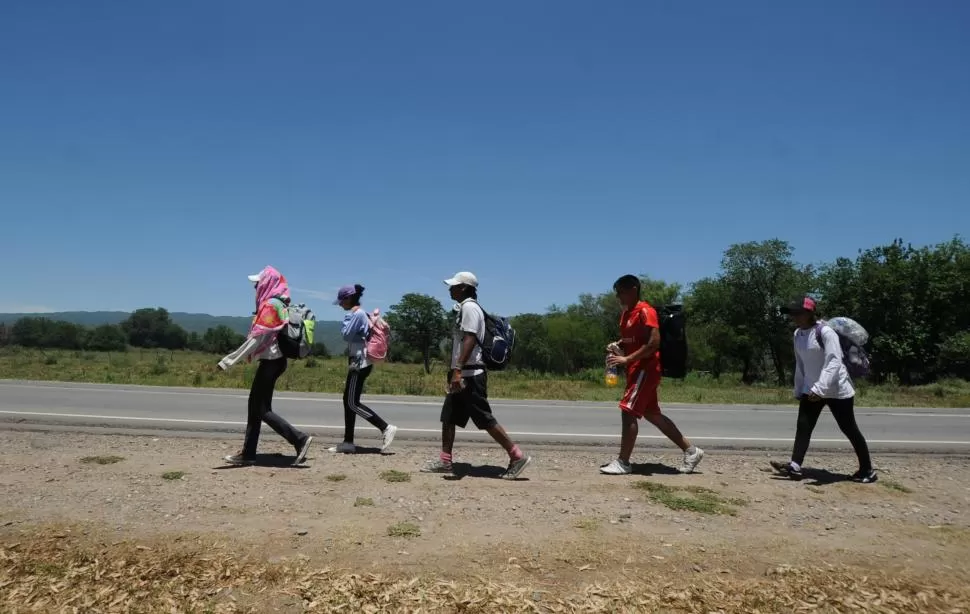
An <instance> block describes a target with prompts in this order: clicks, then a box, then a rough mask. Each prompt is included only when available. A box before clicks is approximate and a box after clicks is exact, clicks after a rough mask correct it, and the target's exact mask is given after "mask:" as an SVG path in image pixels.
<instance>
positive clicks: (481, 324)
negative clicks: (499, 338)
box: [451, 299, 485, 377]
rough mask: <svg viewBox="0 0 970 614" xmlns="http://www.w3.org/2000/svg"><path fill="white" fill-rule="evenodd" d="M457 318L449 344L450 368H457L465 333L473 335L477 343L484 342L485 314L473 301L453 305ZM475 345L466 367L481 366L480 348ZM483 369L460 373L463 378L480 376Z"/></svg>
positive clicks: (468, 300)
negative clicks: (476, 338)
mask: <svg viewBox="0 0 970 614" xmlns="http://www.w3.org/2000/svg"><path fill="white" fill-rule="evenodd" d="M455 311H457V312H458V317H457V318H456V319H455V329H454V336H453V340H452V344H451V368H452V369H457V368H458V359H459V358H460V357H461V349H462V345H463V344H464V340H465V333H474V335H475V336H476V337H478V341H479V343H481V342H482V341H484V340H485V312H484V311H482V308H481V306H480V305H479V304H478V302H477V301H475V299H466V300H464V301H462V302H461V303H459V304H458V305H455ZM479 343H476V344H475V348H474V349H473V350H472V353H471V355H470V356H469V357H468V362H466V363H465V364H466V365H482V364H484V363H483V362H482V346H481V345H479ZM484 371H485V370H484V369H465V370H463V371H462V372H461V374H462V375H463V376H466V377H468V376H472V375H480V374H481V373H483V372H484Z"/></svg>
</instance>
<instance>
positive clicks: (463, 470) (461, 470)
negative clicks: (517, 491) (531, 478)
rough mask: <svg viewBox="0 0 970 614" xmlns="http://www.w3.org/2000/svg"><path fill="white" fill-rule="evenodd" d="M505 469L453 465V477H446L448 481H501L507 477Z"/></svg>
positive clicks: (494, 466) (524, 479)
mask: <svg viewBox="0 0 970 614" xmlns="http://www.w3.org/2000/svg"><path fill="white" fill-rule="evenodd" d="M505 469H506V468H505V467H499V466H497V465H472V464H471V463H453V464H452V473H451V475H446V476H444V478H445V479H446V480H454V481H457V480H463V479H465V478H487V479H492V480H500V479H502V476H503V475H505ZM527 480H528V478H517V479H516V480H515V481H516V482H518V481H527Z"/></svg>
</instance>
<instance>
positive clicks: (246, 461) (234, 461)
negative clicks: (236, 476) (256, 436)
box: [222, 454, 256, 467]
mask: <svg viewBox="0 0 970 614" xmlns="http://www.w3.org/2000/svg"><path fill="white" fill-rule="evenodd" d="M222 460H224V461H226V463H228V464H230V465H236V466H237V467H241V466H243V465H252V464H253V463H255V462H256V459H254V458H246V457H245V456H243V455H242V454H230V455H229V456H226V457H224V458H223V459H222Z"/></svg>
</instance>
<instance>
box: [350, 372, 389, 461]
mask: <svg viewBox="0 0 970 614" xmlns="http://www.w3.org/2000/svg"><path fill="white" fill-rule="evenodd" d="M373 369H374V365H368V366H366V367H364V368H363V369H350V370H349V371H347V382H346V383H345V384H344V442H346V443H354V426H355V425H356V424H357V416H360V417H361V418H363V419H364V420H367V421H368V422H370V423H371V424H373V425H374V426H376V427H377V428H378V429H379V430H380V431H381V432H382V433H383V432H384V429H386V428H387V422H384V419H383V418H381V417H380V416H378V415H377V412H375V411H374V410H373V409H371V408H370V407H367V406H366V405H364V404H363V403H361V402H360V395H361V393H363V392H364V382H366V381H367V376H368V375H370V372H371V371H372V370H373Z"/></svg>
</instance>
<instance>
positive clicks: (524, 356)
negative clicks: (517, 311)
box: [512, 313, 552, 372]
mask: <svg viewBox="0 0 970 614" xmlns="http://www.w3.org/2000/svg"><path fill="white" fill-rule="evenodd" d="M512 328H514V329H515V349H514V351H513V354H512V365H513V366H515V367H517V368H519V369H529V370H532V371H540V372H545V371H549V370H550V369H551V365H552V350H551V348H550V346H549V331H548V330H547V329H546V316H544V315H540V314H537V313H525V314H522V315H518V316H515V317H513V318H512Z"/></svg>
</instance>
